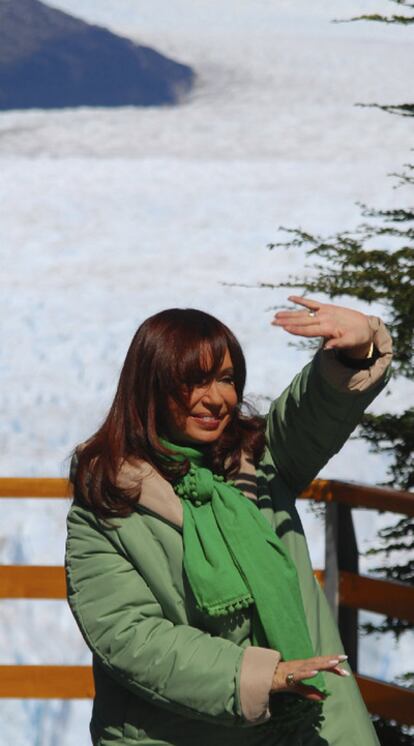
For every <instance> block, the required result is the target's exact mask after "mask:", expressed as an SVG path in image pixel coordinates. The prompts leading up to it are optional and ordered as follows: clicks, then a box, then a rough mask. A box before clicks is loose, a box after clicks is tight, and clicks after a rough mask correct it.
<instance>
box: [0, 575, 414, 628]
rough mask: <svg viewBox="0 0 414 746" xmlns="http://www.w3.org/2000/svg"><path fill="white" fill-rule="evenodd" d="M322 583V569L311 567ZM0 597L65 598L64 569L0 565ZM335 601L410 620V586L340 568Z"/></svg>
mask: <svg viewBox="0 0 414 746" xmlns="http://www.w3.org/2000/svg"><path fill="white" fill-rule="evenodd" d="M314 574H315V576H316V578H317V579H318V581H319V582H320V583H321V585H323V581H324V572H323V570H314ZM0 598H42V599H46V598H48V599H52V598H56V599H58V598H66V582H65V571H64V568H63V567H56V566H52V565H3V566H0ZM339 603H341V604H342V605H344V606H349V607H351V608H353V609H365V610H366V611H374V612H376V613H377V614H385V615H386V616H393V617H397V618H398V619H406V620H407V621H409V622H414V587H412V586H409V585H406V584H404V583H397V582H395V581H390V580H379V579H377V578H369V577H365V576H363V575H356V574H354V573H351V572H346V571H344V570H341V571H340V573H339Z"/></svg>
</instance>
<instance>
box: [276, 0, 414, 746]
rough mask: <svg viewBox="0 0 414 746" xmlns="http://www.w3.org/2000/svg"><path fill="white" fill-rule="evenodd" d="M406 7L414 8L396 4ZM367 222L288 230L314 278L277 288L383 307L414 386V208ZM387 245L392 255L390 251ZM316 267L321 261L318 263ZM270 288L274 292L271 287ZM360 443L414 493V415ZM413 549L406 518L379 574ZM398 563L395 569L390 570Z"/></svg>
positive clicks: (397, 731) (365, 424)
mask: <svg viewBox="0 0 414 746" xmlns="http://www.w3.org/2000/svg"><path fill="white" fill-rule="evenodd" d="M390 1H391V2H394V3H397V4H398V5H401V6H405V7H406V8H414V4H413V3H407V2H404V0H390ZM350 20H352V21H356V20H369V21H379V22H383V23H394V24H404V25H406V24H412V23H414V16H407V15H406V16H397V15H391V16H382V15H370V16H366V15H363V16H358V17H356V18H353V19H350ZM360 105H364V106H375V107H377V108H380V109H382V110H383V111H384V112H387V113H388V114H394V115H400V116H408V117H414V104H411V103H403V104H377V103H375V104H360ZM393 176H394V177H396V178H397V180H398V181H397V185H396V186H402V187H406V188H408V189H409V188H410V187H413V186H414V164H411V163H407V164H405V170H404V171H403V172H402V173H397V174H393ZM360 208H361V213H362V218H363V219H364V220H363V222H361V224H360V225H359V226H358V227H357V228H356V229H355V230H353V231H342V232H339V233H336V234H334V235H332V236H328V237H322V236H320V235H313V234H311V233H308V232H306V231H304V230H301V229H298V228H294V229H286V228H282V229H281V230H284V231H286V232H287V233H288V234H289V236H288V238H287V240H285V241H279V242H277V243H272V244H269V248H270V249H275V248H281V247H284V248H285V249H289V248H292V247H298V246H300V247H304V248H305V251H306V256H307V257H308V258H309V259H310V260H311V262H312V263H311V265H310V266H309V274H307V273H306V274H305V275H303V276H300V277H292V276H290V277H289V278H288V280H287V281H286V282H283V283H280V284H279V285H277V286H275V287H287V288H295V289H297V288H303V290H304V291H305V293H309V294H315V293H323V294H325V295H327V296H328V297H329V298H337V297H349V298H357V299H359V300H362V301H365V302H367V303H373V302H375V303H376V304H378V303H379V304H381V306H382V307H383V309H384V320H385V321H386V323H387V324H388V326H389V328H390V329H391V331H392V336H393V342H394V353H395V354H394V361H395V362H394V372H393V377H394V382H395V381H397V380H398V379H399V380H401V379H407V380H413V379H414V367H413V357H414V344H413V342H414V208H413V207H407V206H403V207H401V208H399V209H391V210H379V209H375V208H368V207H367V206H366V205H360ZM385 240H386V241H387V244H388V246H387V248H382V246H384V242H385ZM315 260H316V261H315ZM267 286H268V285H267ZM359 432H360V437H361V438H363V439H364V440H365V441H367V442H368V443H369V446H370V449H371V450H372V451H373V452H375V453H378V454H387V456H388V458H389V462H388V472H387V476H388V479H387V481H386V482H385V484H386V485H387V486H392V487H396V488H397V487H398V488H401V489H405V490H413V491H414V408H413V407H409V408H408V409H406V410H405V411H404V412H402V413H400V414H397V413H395V412H394V413H393V412H387V413H385V414H382V415H373V414H366V415H365V416H364V418H363V421H362V424H361V427H360V431H359ZM413 549H414V521H413V520H412V519H411V518H406V517H404V518H402V519H400V520H398V521H397V522H396V523H395V524H393V525H391V526H387V527H386V528H383V529H381V530H380V531H379V532H378V543H377V544H376V546H375V547H373V548H372V549H371V550H370V551H369V554H371V555H372V556H375V557H377V558H378V561H379V562H380V564H379V565H377V567H375V568H374V570H373V571H374V572H376V574H380V575H382V577H385V578H389V579H392V580H399V581H402V582H405V583H410V584H411V585H414V561H413V560H412V559H409V557H410V556H412V550H413ZM391 561H392V564H391ZM412 628H413V625H412V624H410V623H409V622H407V621H404V620H399V619H396V618H393V617H386V618H385V619H384V620H383V621H382V622H381V623H379V624H374V623H370V624H365V625H363V631H364V632H365V633H366V634H372V633H379V632H392V633H393V634H394V636H395V637H396V638H397V639H398V638H399V636H400V635H402V634H403V633H404V632H406V631H407V630H409V629H412ZM398 683H399V684H402V685H404V684H405V685H408V686H409V685H414V673H413V672H406V673H405V674H403V675H402V676H401V677H399V680H398ZM375 727H376V729H377V733H378V737H379V738H380V741H381V744H383V746H396V745H397V744H408V743H411V742H412V735H410V733H409V729H407V728H405V727H404V726H402V727H401V726H398V725H396V724H395V723H392V722H387V721H384V720H382V719H381V718H376V719H375Z"/></svg>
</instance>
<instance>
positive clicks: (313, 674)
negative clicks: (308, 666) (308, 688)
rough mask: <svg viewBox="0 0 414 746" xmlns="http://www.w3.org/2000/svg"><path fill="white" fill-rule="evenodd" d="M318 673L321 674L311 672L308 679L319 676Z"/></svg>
mask: <svg viewBox="0 0 414 746" xmlns="http://www.w3.org/2000/svg"><path fill="white" fill-rule="evenodd" d="M318 673H319V671H309V677H308V678H309V679H311V678H312V676H317V675H318Z"/></svg>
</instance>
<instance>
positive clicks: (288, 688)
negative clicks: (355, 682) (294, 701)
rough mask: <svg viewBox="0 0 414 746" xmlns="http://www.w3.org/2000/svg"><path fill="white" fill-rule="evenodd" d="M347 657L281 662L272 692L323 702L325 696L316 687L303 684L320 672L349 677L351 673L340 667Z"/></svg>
mask: <svg viewBox="0 0 414 746" xmlns="http://www.w3.org/2000/svg"><path fill="white" fill-rule="evenodd" d="M347 657H348V656H346V655H322V656H316V657H315V658H305V659H304V660H294V661H280V663H279V665H278V666H277V668H276V671H275V673H274V676H273V682H272V687H271V689H270V691H271V693H274V694H276V693H277V692H292V693H293V694H300V695H301V696H302V697H305V698H306V699H310V700H313V701H314V702H321V701H322V700H323V699H324V695H323V694H322V693H321V692H320V691H319V689H317V688H316V687H313V686H310V685H309V684H303V683H302V682H303V679H312V678H313V676H316V674H317V673H319V671H324V672H327V673H333V674H335V675H336V676H349V675H350V674H349V672H348V671H346V670H345V669H344V668H341V666H340V663H343V661H345V660H346V659H347Z"/></svg>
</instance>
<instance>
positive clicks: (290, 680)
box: [286, 673, 296, 686]
mask: <svg viewBox="0 0 414 746" xmlns="http://www.w3.org/2000/svg"><path fill="white" fill-rule="evenodd" d="M286 686H296V679H295V675H294V674H293V673H288V674H287V676H286Z"/></svg>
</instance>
